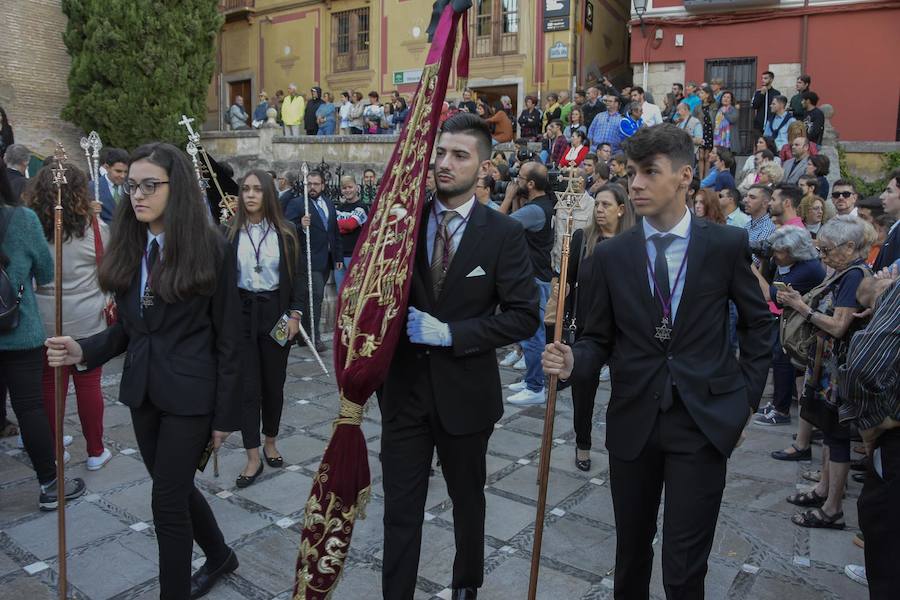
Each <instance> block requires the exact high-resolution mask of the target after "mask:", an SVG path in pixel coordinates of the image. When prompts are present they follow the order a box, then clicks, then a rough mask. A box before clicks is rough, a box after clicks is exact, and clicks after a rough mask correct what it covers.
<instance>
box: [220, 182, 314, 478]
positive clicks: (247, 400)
mask: <svg viewBox="0 0 900 600" xmlns="http://www.w3.org/2000/svg"><path fill="white" fill-rule="evenodd" d="M227 236H228V239H229V240H230V241H231V243H232V244H233V245H234V247H235V254H236V255H237V263H238V264H237V281H238V291H239V292H240V296H241V301H242V305H243V306H242V311H241V317H242V319H241V327H242V332H243V344H242V351H243V354H244V360H243V365H244V378H243V381H244V388H243V397H244V403H243V418H242V425H241V436H242V437H243V440H244V448H245V449H246V451H247V465H246V466H245V467H244V470H243V471H242V472H241V474H240V475H239V476H238V478H237V482H236V484H237V486H238V487H242V488H243V487H247V486H249V485H252V484H253V482H254V481H256V478H257V477H259V475H260V474H261V473H262V471H263V459H265V462H266V463H268V464H269V466H270V467H275V468H280V467H283V466H284V458H283V457H282V456H281V454H280V453H279V452H278V449H277V448H276V446H275V442H276V439H277V437H278V427H279V424H280V422H281V411H282V407H283V405H284V380H285V370H286V369H287V359H288V354H289V353H290V348H291V345H292V344H291V342H292V341H293V340H294V338H295V336H296V335H297V333H298V331H299V327H300V316H301V315H300V307H301V305H302V302H303V298H304V297H305V294H306V293H307V292H306V270H305V265H304V264H302V261H301V260H300V245H299V242H298V235H297V230H296V227H295V226H294V225H293V224H292V223H291V222H290V221H287V220H286V219H285V218H284V216H283V215H282V211H281V206H280V205H279V203H278V197H277V194H276V192H275V182H274V181H273V180H272V177H271V176H270V175H269V174H268V173H266V172H265V171H262V170H253V171H250V172H248V173H247V174H246V175H245V176H244V179H243V180H242V181H241V184H240V201H239V203H238V210H237V213H235V215H234V218H233V219H232V221H231V223H230V225H229V227H228V231H227ZM285 315H287V325H286V328H285V329H286V330H285V331H284V332H283V334H284V335H283V336H282V339H281V340H280V342H284V344H283V345H282V344H281V343H280V342H279V341H276V339H275V338H273V336H272V335H271V334H272V333H273V329H274V328H275V327H276V325H277V324H278V323H279V321H280V320H281V319H282V316H285ZM260 416H261V417H262V432H263V434H264V435H265V446H264V447H263V452H262V456H260V452H259V447H260V435H259V431H260Z"/></svg>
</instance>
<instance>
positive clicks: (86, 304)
mask: <svg viewBox="0 0 900 600" xmlns="http://www.w3.org/2000/svg"><path fill="white" fill-rule="evenodd" d="M64 166H65V168H66V180H67V182H68V183H67V184H66V185H64V186H62V206H63V217H62V223H63V242H62V247H63V250H62V252H63V260H62V290H63V334H64V335H71V336H73V337H76V338H83V337H89V336H91V335H94V334H95V333H100V332H101V331H103V330H104V329H106V326H107V322H106V315H105V312H106V309H107V299H106V295H105V294H104V293H103V292H102V291H101V290H100V285H99V283H98V281H97V270H98V266H99V261H100V258H101V257H102V253H103V252H102V249H103V246H104V243H105V242H108V241H109V228H108V227H107V225H106V223H104V222H103V221H101V220H100V218H99V215H95V214H94V210H93V208H92V198H91V196H90V193H89V191H88V180H87V177H86V176H85V174H84V172H83V171H82V170H81V169H79V168H78V167H76V166H75V165H74V164H71V163H65V164H64ZM23 199H24V201H25V203H26V204H27V205H28V206H29V207H30V208H31V209H32V210H33V211H34V212H35V213H36V214H37V216H38V219H40V221H41V227H42V228H43V230H44V237H45V238H46V240H47V246H48V248H49V249H50V251H51V252H52V251H53V245H54V241H53V239H54V235H55V231H54V212H55V207H56V187H55V186H54V185H53V172H52V169H50V168H49V167H44V168H43V169H41V170H40V171H39V172H38V174H37V176H35V178H34V181H32V182H31V185H29V186H28V188H27V189H26V191H25V193H24V195H23ZM98 250H99V252H98ZM35 296H36V297H37V304H38V309H39V310H40V313H41V319H42V320H43V321H44V329H45V330H46V331H53V328H54V323H55V319H56V317H55V315H56V295H55V286H54V284H53V282H52V281H51V282H49V283H48V284H46V285H40V286H38V288H37V290H36V291H35ZM102 374H103V367H102V366H100V367H97V368H95V369H91V370H89V371H77V370H75V369H73V368H71V367H67V368H64V369H63V388H64V389H68V387H69V377H70V376H71V377H72V380H73V381H74V383H75V397H76V398H77V400H78V418H79V419H80V420H81V431H82V433H84V439H85V441H86V442H87V469H88V470H89V471H97V470H99V469H101V468H103V466H104V465H105V464H106V463H108V462H109V460H110V459H111V458H112V453H110V451H109V450H107V449H106V448H104V447H103V393H102V392H101V390H100V377H101V376H102ZM43 389H44V408H45V410H46V412H47V418H48V419H49V421H50V432H51V433H52V434H54V435H55V433H56V432H55V429H54V427H55V423H56V402H55V389H56V386H55V380H54V373H53V369H51V368H50V366H49V365H48V364H47V361H46V358H45V360H44V376H43ZM67 453H68V451H67ZM67 458H68V457H67Z"/></svg>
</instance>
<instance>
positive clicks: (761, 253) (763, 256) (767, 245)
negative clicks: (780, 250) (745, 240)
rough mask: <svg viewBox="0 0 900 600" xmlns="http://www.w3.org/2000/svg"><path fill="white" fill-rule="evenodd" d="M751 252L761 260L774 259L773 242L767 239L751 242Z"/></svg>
mask: <svg viewBox="0 0 900 600" xmlns="http://www.w3.org/2000/svg"><path fill="white" fill-rule="evenodd" d="M750 251H751V252H752V253H753V254H755V255H756V257H757V258H759V259H760V260H769V259H770V258H772V242H770V241H769V240H767V239H766V240H758V241H755V242H750Z"/></svg>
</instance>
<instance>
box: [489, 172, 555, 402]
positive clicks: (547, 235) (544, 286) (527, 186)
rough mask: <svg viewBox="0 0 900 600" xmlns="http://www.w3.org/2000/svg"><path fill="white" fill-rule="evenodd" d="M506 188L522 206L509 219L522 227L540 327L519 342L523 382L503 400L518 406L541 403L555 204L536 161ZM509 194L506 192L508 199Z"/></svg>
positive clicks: (551, 272)
mask: <svg viewBox="0 0 900 600" xmlns="http://www.w3.org/2000/svg"><path fill="white" fill-rule="evenodd" d="M509 187H510V188H514V191H513V192H512V194H514V195H515V196H517V197H518V200H519V202H520V203H522V204H524V206H522V207H521V208H520V209H518V210H517V211H515V212H514V213H512V215H510V216H512V218H514V219H516V220H517V221H519V222H520V223H521V224H522V226H523V227H524V228H525V241H526V242H528V257H529V263H530V266H531V271H532V276H533V277H534V281H535V283H537V286H538V289H539V290H540V306H539V308H540V316H541V324H540V326H539V327H538V328H537V331H530V332H529V334H530V337H529V338H528V339H524V340H523V341H521V342H520V345H521V346H522V353H523V355H524V357H525V379H523V380H522V381H519V382H517V383H513V384H511V385H510V386H509V389H510V390H512V391H514V392H515V394H513V395H512V396H510V397H509V398H507V399H506V400H507V402H509V403H510V404H515V405H518V406H525V405H530V404H543V403H544V374H543V372H542V371H541V352H542V351H543V349H544V344H545V343H546V334H545V328H544V309H545V308H546V306H547V299H548V298H549V297H550V280H551V279H552V278H553V268H552V266H551V262H550V254H551V252H552V251H553V240H554V236H553V214H554V213H553V207H554V206H555V205H556V202H555V200H554V199H553V198H551V190H550V177H549V174H548V173H547V167H545V166H544V165H542V164H541V163H539V162H537V161H529V162H526V163H525V164H523V165H522V168H521V169H519V174H518V176H517V177H516V180H515V181H514V182H512V183H510V184H509ZM510 195H511V194H509V193H507V198H509V197H510ZM504 208H506V209H507V210H508V209H509V205H507V202H506V201H504V206H501V207H500V210H501V211H503V210H504Z"/></svg>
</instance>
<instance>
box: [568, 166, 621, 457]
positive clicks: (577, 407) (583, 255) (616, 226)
mask: <svg viewBox="0 0 900 600" xmlns="http://www.w3.org/2000/svg"><path fill="white" fill-rule="evenodd" d="M594 200H595V204H594V218H593V219H592V220H591V222H590V223H588V224H587V226H586V227H585V228H584V229H577V230H576V231H575V233H574V234H572V241H571V243H570V246H569V248H570V254H569V256H570V258H569V273H568V275H567V278H568V282H569V286H571V287H570V289H571V290H572V293H570V294H569V295H568V298H566V303H567V304H568V305H569V306H567V307H566V314H567V315H571V317H570V319H569V323H568V326H569V327H573V326H574V329H575V336H574V338H575V339H577V338H578V336H579V335H580V333H581V328H580V325H579V323H583V322H584V315H585V312H586V311H587V309H588V308H590V297H591V296H590V281H586V280H584V281H583V280H582V279H579V274H580V273H590V272H591V271H590V268H589V267H588V265H589V264H590V263H589V261H590V259H591V256H592V255H593V253H594V249H595V248H596V247H597V244H599V243H600V242H602V241H603V240H607V239H609V238H612V237H615V236H617V235H619V234H620V233H622V232H623V231H627V230H628V229H630V228H631V227H633V226H634V223H635V219H634V207H633V206H632V204H631V200H629V199H628V193H627V192H626V191H625V189H624V188H622V186H620V185H618V184H615V183H610V184H607V185H604V186H602V187H601V188H600V189H598V190H597V195H596V197H595V198H594ZM572 343H574V339H573V340H572ZM608 379H609V367H606V366H604V367H603V371H602V372H601V374H600V380H608ZM600 380H595V381H593V382H591V383H590V384H588V385H582V384H579V383H574V382H573V383H572V407H573V409H574V415H573V419H574V426H575V466H576V467H577V468H578V469H580V470H581V471H590V470H591V429H592V421H593V418H594V397H595V396H596V395H597V387H598V386H599V384H600Z"/></svg>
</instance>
